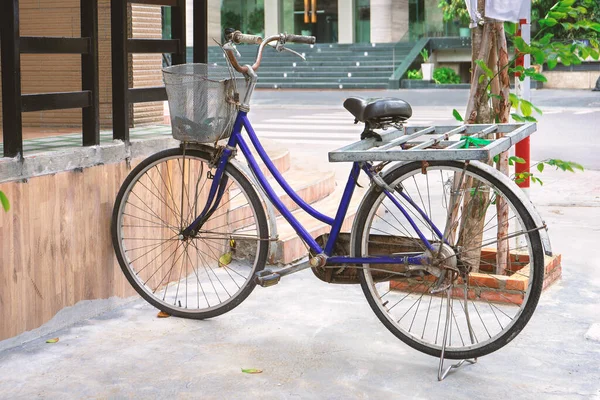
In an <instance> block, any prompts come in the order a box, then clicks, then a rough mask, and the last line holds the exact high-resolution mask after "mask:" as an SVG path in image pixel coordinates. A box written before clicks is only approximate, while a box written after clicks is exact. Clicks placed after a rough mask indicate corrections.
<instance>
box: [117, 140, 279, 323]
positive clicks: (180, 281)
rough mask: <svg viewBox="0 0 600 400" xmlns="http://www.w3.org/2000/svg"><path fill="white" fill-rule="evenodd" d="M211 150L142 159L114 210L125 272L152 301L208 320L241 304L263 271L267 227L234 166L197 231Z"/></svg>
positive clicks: (209, 177) (210, 172)
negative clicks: (191, 231)
mask: <svg viewBox="0 0 600 400" xmlns="http://www.w3.org/2000/svg"><path fill="white" fill-rule="evenodd" d="M210 159H211V155H210V154H209V153H206V152H203V151H199V150H186V151H185V153H184V152H183V150H182V149H170V150H165V151H163V152H160V153H157V154H155V155H153V156H151V157H149V158H147V159H146V160H144V161H142V162H141V163H140V164H139V165H138V166H137V167H136V168H135V169H134V170H133V171H132V172H131V173H130V174H129V176H128V177H127V179H126V180H125V182H124V183H123V185H122V187H121V190H120V191H119V194H118V195H117V199H116V202H115V206H114V210H113V219H112V227H111V229H112V238H113V246H114V248H115V252H116V255H117V259H118V260H119V264H120V265H121V269H122V270H123V273H124V274H125V276H126V277H127V279H128V281H129V282H130V283H131V285H132V286H133V287H134V288H135V290H136V291H137V292H138V293H139V294H140V295H141V296H142V297H143V298H144V299H145V300H146V301H148V302H149V303H150V304H152V305H154V306H155V307H157V308H158V309H160V310H162V311H164V312H166V313H168V314H170V315H174V316H178V317H184V318H194V319H204V318H210V317H215V316H217V315H220V314H223V313H225V312H227V311H229V310H231V309H233V308H234V307H236V306H237V305H239V304H240V303H241V302H242V301H243V300H244V299H245V298H246V297H247V296H248V295H249V294H250V292H251V291H252V290H253V289H254V287H255V283H254V282H253V276H254V274H255V273H256V272H257V271H260V270H262V269H263V268H264V266H265V262H266V259H267V249H268V228H267V221H266V217H265V213H264V209H263V207H262V203H261V201H260V199H259V197H258V196H257V194H256V191H255V190H254V188H253V187H252V185H251V184H250V182H249V181H248V180H247V179H246V177H245V176H244V175H243V174H242V173H240V171H238V170H237V169H236V168H235V167H233V166H232V165H231V164H229V165H227V167H226V169H225V173H224V178H223V179H224V181H223V182H226V190H224V193H223V196H222V198H221V201H220V202H219V204H217V205H216V207H215V209H214V210H213V212H212V213H211V214H210V218H208V220H207V221H206V222H204V224H202V226H201V227H200V229H199V230H198V232H197V233H196V234H195V235H193V236H191V237H187V238H184V235H182V232H183V230H184V229H185V228H186V227H188V226H189V225H190V224H191V222H192V221H193V220H194V219H195V218H196V217H197V216H198V215H199V214H200V213H201V212H202V210H203V209H204V207H205V204H206V202H207V198H208V193H209V190H210V187H211V184H212V183H213V178H212V177H213V174H214V172H215V171H214V169H212V168H211V166H210V165H209V160H210Z"/></svg>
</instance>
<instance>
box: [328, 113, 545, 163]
mask: <svg viewBox="0 0 600 400" xmlns="http://www.w3.org/2000/svg"><path fill="white" fill-rule="evenodd" d="M535 131H536V124H535V123H531V122H530V123H524V124H465V125H459V126H456V125H454V126H405V127H404V129H403V130H397V131H393V132H389V133H383V134H381V138H382V141H380V142H377V141H376V140H375V139H365V140H361V141H358V142H355V143H352V144H350V145H348V146H345V147H342V148H340V149H337V150H334V151H331V152H329V161H330V162H347V161H434V160H483V161H488V160H491V159H492V158H493V157H494V156H495V155H497V154H500V153H502V152H503V151H506V150H508V149H510V148H511V147H512V146H514V145H515V144H516V143H518V142H520V141H521V140H523V139H524V138H526V137H527V136H529V135H531V134H532V133H533V132H535ZM496 134H502V137H500V138H498V139H496V137H497V135H496ZM469 138H470V139H469ZM488 138H489V144H485V145H479V146H477V145H475V144H473V143H472V142H473V141H475V140H473V139H488Z"/></svg>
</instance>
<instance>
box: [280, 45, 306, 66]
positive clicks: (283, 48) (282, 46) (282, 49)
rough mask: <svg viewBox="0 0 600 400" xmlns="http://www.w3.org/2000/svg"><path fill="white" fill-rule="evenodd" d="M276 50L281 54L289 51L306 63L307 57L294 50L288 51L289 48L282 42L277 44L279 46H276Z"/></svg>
mask: <svg viewBox="0 0 600 400" xmlns="http://www.w3.org/2000/svg"><path fill="white" fill-rule="evenodd" d="M275 50H276V51H278V52H279V53H281V52H282V51H289V52H290V53H292V54H295V55H297V56H298V57H300V58H301V59H302V60H303V61H306V57H304V56H303V55H302V54H300V53H298V52H296V51H294V50H292V49H288V48H287V47H285V46H284V45H283V42H282V41H281V40H280V41H278V42H277V45H275Z"/></svg>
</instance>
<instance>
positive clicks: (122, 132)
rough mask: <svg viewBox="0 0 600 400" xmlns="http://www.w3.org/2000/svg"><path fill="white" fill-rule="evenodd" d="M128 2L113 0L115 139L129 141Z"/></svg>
mask: <svg viewBox="0 0 600 400" xmlns="http://www.w3.org/2000/svg"><path fill="white" fill-rule="evenodd" d="M127 7H128V6H127V2H125V1H123V0H111V1H110V11H111V18H110V22H111V55H112V102H113V104H112V108H113V139H119V140H123V141H126V142H127V141H129V102H128V101H127V93H128V90H129V74H128V70H129V68H128V65H127V56H128V54H127V31H128V29H127Z"/></svg>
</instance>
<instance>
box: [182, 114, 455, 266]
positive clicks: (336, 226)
mask: <svg viewBox="0 0 600 400" xmlns="http://www.w3.org/2000/svg"><path fill="white" fill-rule="evenodd" d="M242 127H243V128H244V129H245V130H246V132H247V133H248V136H249V137H250V141H251V142H252V145H253V146H254V148H255V149H256V152H257V153H258V155H259V156H260V158H261V159H262V161H263V162H264V163H265V165H266V166H267V168H268V170H269V171H270V172H271V174H272V176H273V177H274V178H275V180H276V181H277V183H279V185H281V187H282V188H283V190H284V191H285V192H286V193H287V194H288V195H289V196H290V198H291V199H292V200H293V201H294V202H295V203H296V204H297V205H298V206H299V207H300V208H302V209H303V210H304V211H306V212H307V213H308V214H309V215H311V216H312V217H314V218H316V219H318V220H319V221H322V222H324V223H326V224H328V225H330V226H331V231H330V234H329V238H328V240H327V243H326V244H325V248H324V249H323V248H321V246H320V245H319V244H318V243H317V242H316V241H315V239H314V238H313V237H312V236H311V235H310V234H309V233H308V232H307V230H306V229H305V228H304V227H303V226H302V225H301V224H300V222H298V220H297V219H296V218H295V217H294V215H293V214H292V213H291V211H290V210H289V209H288V208H287V207H286V206H285V205H284V204H283V202H282V201H281V200H280V199H279V197H277V195H276V194H275V191H274V190H273V188H272V187H271V185H270V184H269V182H268V181H267V178H266V177H265V176H264V174H263V173H262V172H261V170H260V168H259V166H258V163H257V162H256V159H255V158H254V155H253V154H252V153H251V151H250V147H249V146H248V144H247V143H246V142H245V141H244V138H243V137H242ZM238 146H239V148H240V149H241V151H242V153H243V154H244V157H246V160H247V161H248V165H249V166H250V169H251V170H252V172H253V173H254V176H255V177H256V178H257V180H258V183H259V184H260V186H262V188H263V189H264V190H265V193H266V195H267V197H268V198H269V200H270V201H271V203H272V204H273V205H274V206H275V208H276V209H277V210H278V211H279V213H280V214H281V215H282V216H283V217H284V218H285V219H286V220H287V221H288V223H289V224H290V225H291V226H292V227H293V228H294V230H295V231H296V233H297V234H298V235H299V236H300V237H301V238H302V240H304V242H305V243H307V244H308V246H309V247H310V249H311V250H312V251H313V252H314V253H315V254H324V255H326V256H327V264H326V265H341V264H363V263H365V264H412V265H420V264H423V263H424V262H425V261H426V260H425V258H426V256H425V255H423V254H419V255H415V256H397V257H395V256H371V257H350V256H331V254H332V252H333V247H334V244H335V242H336V240H337V238H338V236H339V234H340V230H341V228H342V224H343V222H344V219H345V218H346V213H347V212H348V207H349V205H350V200H351V198H352V194H353V193H354V187H355V186H356V183H357V180H358V176H359V174H360V170H361V169H362V170H363V171H364V172H365V173H366V174H367V175H368V176H369V178H370V179H373V176H374V173H373V171H372V170H371V164H370V163H358V162H354V163H353V164H352V169H351V170H350V175H349V177H348V181H347V182H346V186H345V188H344V193H343V195H342V199H341V201H340V205H339V207H338V210H337V212H336V215H335V218H331V217H328V216H326V215H324V214H322V213H320V212H319V211H317V210H315V209H314V208H313V207H312V206H310V205H309V204H307V203H306V202H305V201H304V200H302V198H300V196H298V194H296V192H295V191H294V190H293V189H292V188H291V187H290V186H289V184H288V183H287V182H286V181H285V179H284V178H283V176H282V175H281V173H280V172H279V171H278V170H277V168H276V167H275V165H274V164H273V162H272V161H271V160H270V159H269V157H268V155H267V153H266V151H265V149H264V148H263V146H262V145H261V143H260V141H259V140H258V137H257V136H256V133H255V132H254V129H253V128H252V125H251V124H250V121H249V120H248V116H247V112H245V111H239V112H238V115H237V118H236V120H235V123H234V126H233V131H232V134H231V136H230V138H229V141H228V142H227V146H226V147H225V149H224V150H223V153H222V154H221V156H220V158H219V160H218V162H217V169H216V172H215V174H214V177H213V182H212V185H211V187H210V191H209V195H208V199H207V202H206V205H205V207H204V209H203V210H202V212H201V213H200V215H199V216H198V217H197V218H196V219H195V220H194V221H193V222H192V223H191V225H190V226H189V227H187V228H186V229H185V230H184V232H183V233H184V234H185V235H189V234H191V233H192V232H195V231H197V228H198V227H199V226H201V225H202V224H203V223H204V222H205V220H207V219H208V218H209V217H210V215H211V214H212V212H213V211H214V210H215V209H216V208H217V207H218V204H219V202H220V200H221V197H222V195H223V192H224V190H225V187H226V185H227V176H226V175H224V171H225V167H226V166H227V162H228V161H229V157H230V156H231V154H232V152H233V151H234V150H235V149H236V148H237V147H238ZM382 191H383V192H384V193H385V195H386V196H387V197H388V198H389V199H390V200H391V201H392V203H393V204H394V205H396V207H398V209H399V210H400V212H402V214H403V215H404V216H405V217H406V219H407V220H408V222H409V223H410V225H411V226H412V227H413V229H414V230H415V232H416V233H417V235H418V236H419V238H420V239H421V240H422V241H423V243H424V245H425V247H427V249H429V250H431V251H434V250H435V249H434V247H433V245H432V244H431V242H429V241H428V240H427V238H426V237H425V235H424V234H423V233H422V232H421V231H420V230H419V228H418V226H417V224H416V223H415V222H414V220H413V219H412V218H411V217H410V215H409V214H408V212H407V211H406V209H405V208H404V207H403V206H402V205H401V204H400V202H399V201H398V199H397V198H396V197H394V196H393V195H392V193H391V192H390V191H389V190H388V189H387V188H385V187H384V188H382ZM399 194H400V196H401V197H402V198H403V199H404V200H406V201H407V202H408V204H410V205H411V206H412V207H414V208H415V209H416V210H417V212H418V213H419V214H420V216H421V217H422V218H423V219H424V220H425V221H426V222H427V224H428V225H430V227H431V228H432V230H433V231H434V232H435V234H436V235H437V236H438V238H439V239H440V240H442V239H443V235H442V233H441V232H440V231H439V230H438V228H437V227H436V226H435V225H434V224H433V222H432V221H431V220H430V219H429V217H428V216H427V215H426V214H425V212H423V211H422V210H421V209H420V208H419V207H418V206H417V205H416V204H415V203H414V202H413V200H412V199H411V198H410V197H409V196H408V195H406V194H405V193H404V192H403V191H402V190H399Z"/></svg>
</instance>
